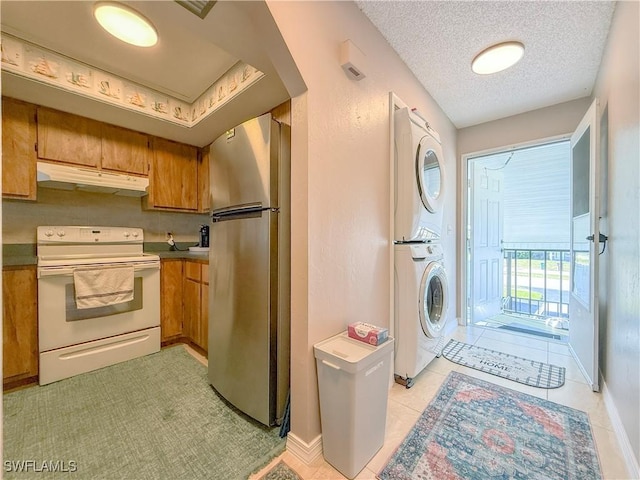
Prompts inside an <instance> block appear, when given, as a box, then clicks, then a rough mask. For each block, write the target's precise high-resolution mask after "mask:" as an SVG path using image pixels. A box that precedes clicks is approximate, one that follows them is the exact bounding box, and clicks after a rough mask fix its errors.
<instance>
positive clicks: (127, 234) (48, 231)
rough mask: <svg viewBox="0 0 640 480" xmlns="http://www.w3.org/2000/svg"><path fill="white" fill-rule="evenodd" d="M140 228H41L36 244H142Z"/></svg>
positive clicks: (142, 236)
mask: <svg viewBox="0 0 640 480" xmlns="http://www.w3.org/2000/svg"><path fill="white" fill-rule="evenodd" d="M143 239H144V234H143V232H142V229H141V228H131V227H84V226H68V225H67V226H42V227H38V243H39V244H42V243H73V244H83V243H85V244H95V243H142V242H143Z"/></svg>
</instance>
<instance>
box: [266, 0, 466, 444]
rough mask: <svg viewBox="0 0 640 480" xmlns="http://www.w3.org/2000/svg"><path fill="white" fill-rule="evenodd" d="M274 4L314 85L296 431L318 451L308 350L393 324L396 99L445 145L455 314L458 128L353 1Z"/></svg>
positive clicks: (298, 318)
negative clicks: (356, 62) (354, 70)
mask: <svg viewBox="0 0 640 480" xmlns="http://www.w3.org/2000/svg"><path fill="white" fill-rule="evenodd" d="M268 6H269V9H270V11H271V14H272V15H273V17H274V19H275V21H276V23H277V25H278V28H279V29H280V31H281V33H282V36H283V38H284V40H285V42H286V43H287V46H288V48H289V50H290V52H291V55H292V57H293V59H294V60H295V63H296V65H297V67H298V69H299V71H300V73H301V74H302V77H303V79H304V82H305V83H306V85H307V87H308V91H307V93H305V94H303V95H301V96H298V97H296V98H294V99H293V101H292V110H293V116H292V132H293V138H292V367H291V373H292V386H291V398H292V401H291V405H292V406H291V428H292V433H294V434H295V435H296V436H297V437H298V438H300V439H301V440H303V441H304V442H311V441H313V440H314V438H315V437H316V436H317V435H318V434H319V433H320V418H319V407H318V391H317V379H316V367H315V360H314V355H313V345H314V344H315V343H317V342H318V341H320V340H323V339H325V338H327V337H329V336H331V335H335V334H337V333H339V332H341V331H343V330H345V329H346V327H347V324H348V323H350V322H353V321H367V322H370V323H373V324H377V325H381V326H386V327H388V326H389V325H390V322H391V321H392V320H391V318H390V307H391V306H390V292H391V291H392V288H393V285H392V277H391V275H392V272H391V271H390V269H391V267H390V259H391V258H392V257H391V255H392V249H391V247H392V243H391V238H390V237H391V234H392V230H391V225H390V218H391V217H390V216H391V212H390V195H391V193H392V192H391V187H390V165H391V164H390V161H392V159H391V158H390V154H389V147H390V143H389V92H390V91H394V92H395V93H396V94H397V95H398V97H399V98H400V99H402V100H403V101H404V102H406V103H407V104H409V105H410V106H411V107H417V108H418V109H419V110H420V111H421V112H422V113H423V114H424V115H425V116H426V117H427V119H428V120H429V122H430V123H431V125H432V126H433V127H434V128H435V129H436V130H437V131H438V132H439V133H440V135H441V137H442V140H443V149H444V152H445V153H444V156H445V165H446V168H447V174H448V181H447V183H448V184H447V185H446V186H445V188H446V192H445V211H444V215H445V219H444V224H445V229H444V238H443V245H444V250H445V255H446V261H445V267H446V268H447V271H448V272H449V284H450V285H449V292H450V309H449V315H450V316H451V317H455V309H454V305H455V303H454V298H455V295H456V292H455V177H456V172H455V170H456V164H455V146H456V143H455V142H456V131H455V128H454V127H453V125H452V124H451V122H450V121H449V120H448V119H447V117H446V116H445V115H444V114H443V113H442V111H441V110H440V108H439V107H438V105H437V104H436V103H435V102H434V100H433V99H432V98H431V97H430V96H429V94H428V93H427V92H426V91H425V90H424V88H423V87H422V86H421V85H420V84H419V83H418V81H417V80H416V79H415V78H414V76H413V75H412V74H411V73H410V72H409V70H408V69H407V67H406V65H405V64H404V63H403V62H402V61H401V60H400V58H399V57H398V56H397V55H396V53H395V52H394V51H393V50H392V49H391V47H390V46H389V45H388V44H387V42H386V41H385V40H384V38H383V37H382V36H381V35H380V33H379V32H378V31H377V30H376V29H375V28H374V27H373V26H372V25H371V23H370V22H369V20H368V19H367V18H366V17H365V16H364V14H362V12H360V10H359V9H358V7H357V6H356V5H355V4H354V3H351V2H277V1H274V2H268ZM347 39H351V40H352V42H353V43H354V44H355V45H356V46H357V47H358V48H359V49H360V50H361V51H362V52H363V53H364V55H365V59H366V61H365V64H364V67H363V69H364V72H365V74H366V78H364V79H363V80H361V81H359V82H357V81H354V80H351V79H349V78H348V77H347V76H346V75H345V73H344V72H343V70H342V69H341V67H340V62H339V49H340V44H341V43H342V42H343V41H344V40H347ZM281 74H282V73H281ZM285 83H286V81H285ZM447 225H451V232H450V233H447V228H446V226H447Z"/></svg>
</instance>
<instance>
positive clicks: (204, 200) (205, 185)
mask: <svg viewBox="0 0 640 480" xmlns="http://www.w3.org/2000/svg"><path fill="white" fill-rule="evenodd" d="M210 209H211V194H210V193H209V147H208V146H206V147H204V148H203V149H202V152H201V155H200V161H199V163H198V211H200V212H203V213H209V210H210Z"/></svg>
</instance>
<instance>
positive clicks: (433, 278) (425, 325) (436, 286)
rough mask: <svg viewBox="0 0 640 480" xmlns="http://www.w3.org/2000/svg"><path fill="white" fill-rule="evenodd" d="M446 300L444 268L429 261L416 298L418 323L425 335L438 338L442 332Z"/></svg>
mask: <svg viewBox="0 0 640 480" xmlns="http://www.w3.org/2000/svg"><path fill="white" fill-rule="evenodd" d="M447 302H448V294H447V277H446V275H445V273H444V268H443V267H442V265H441V264H439V263H436V262H431V263H429V264H428V265H427V268H425V270H424V273H423V274H422V280H421V282H420V296H419V298H418V305H419V309H418V311H419V312H420V325H421V326H422V331H423V332H424V334H425V335H426V336H427V337H430V338H438V337H439V336H440V335H441V334H442V327H444V322H445V315H446V312H447Z"/></svg>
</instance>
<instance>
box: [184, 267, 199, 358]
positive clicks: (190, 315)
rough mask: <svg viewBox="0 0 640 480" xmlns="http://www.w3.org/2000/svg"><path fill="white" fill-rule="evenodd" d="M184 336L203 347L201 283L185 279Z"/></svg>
mask: <svg viewBox="0 0 640 480" xmlns="http://www.w3.org/2000/svg"><path fill="white" fill-rule="evenodd" d="M184 335H185V337H188V338H190V339H191V340H192V341H193V343H195V344H196V345H198V346H202V340H201V338H200V282H195V281H193V280H190V279H188V278H185V279H184Z"/></svg>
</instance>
